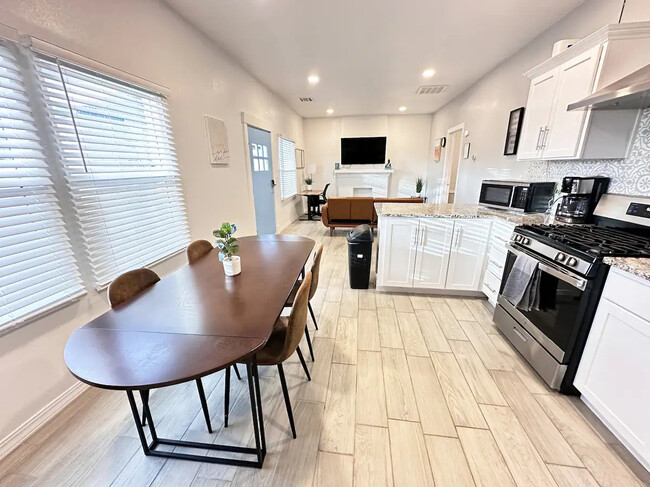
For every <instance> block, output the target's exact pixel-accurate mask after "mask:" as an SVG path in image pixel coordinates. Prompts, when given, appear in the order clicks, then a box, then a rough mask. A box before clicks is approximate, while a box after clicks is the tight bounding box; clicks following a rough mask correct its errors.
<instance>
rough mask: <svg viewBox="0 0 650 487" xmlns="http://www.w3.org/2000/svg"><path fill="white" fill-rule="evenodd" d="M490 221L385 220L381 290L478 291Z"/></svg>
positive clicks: (382, 220) (381, 228)
mask: <svg viewBox="0 0 650 487" xmlns="http://www.w3.org/2000/svg"><path fill="white" fill-rule="evenodd" d="M490 224H491V221H489V220H481V219H451V218H402V217H381V218H380V220H379V265H378V269H377V284H378V285H379V286H381V287H414V288H424V289H453V290H458V291H479V290H480V288H481V283H482V277H483V268H484V262H485V256H486V249H487V242H488V237H489V234H490Z"/></svg>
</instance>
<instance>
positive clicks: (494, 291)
mask: <svg viewBox="0 0 650 487" xmlns="http://www.w3.org/2000/svg"><path fill="white" fill-rule="evenodd" d="M500 287H501V279H500V278H499V277H497V276H495V275H494V274H492V272H490V271H489V270H488V272H486V273H485V276H484V277H483V287H482V289H481V290H482V291H483V293H484V294H485V295H486V296H487V297H488V299H489V300H490V302H492V303H494V302H496V300H497V295H498V294H499V288H500Z"/></svg>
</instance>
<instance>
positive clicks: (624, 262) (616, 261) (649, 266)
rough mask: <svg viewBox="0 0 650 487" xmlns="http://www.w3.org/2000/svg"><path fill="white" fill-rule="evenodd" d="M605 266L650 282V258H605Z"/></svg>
mask: <svg viewBox="0 0 650 487" xmlns="http://www.w3.org/2000/svg"><path fill="white" fill-rule="evenodd" d="M603 261H604V262H605V264H609V265H611V266H612V267H616V268H618V269H621V270H623V271H625V272H629V273H630V274H634V275H635V276H638V277H640V278H642V279H646V280H648V281H650V258H647V257H605V258H604V259H603Z"/></svg>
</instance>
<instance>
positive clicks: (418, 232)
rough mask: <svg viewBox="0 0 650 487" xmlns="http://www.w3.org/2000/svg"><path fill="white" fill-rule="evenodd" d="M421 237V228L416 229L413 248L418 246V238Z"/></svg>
mask: <svg viewBox="0 0 650 487" xmlns="http://www.w3.org/2000/svg"><path fill="white" fill-rule="evenodd" d="M419 236H420V228H419V227H418V228H416V229H415V238H414V239H413V243H412V246H413V247H417V246H418V237H419Z"/></svg>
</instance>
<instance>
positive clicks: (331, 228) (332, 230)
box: [330, 227, 334, 237]
mask: <svg viewBox="0 0 650 487" xmlns="http://www.w3.org/2000/svg"><path fill="white" fill-rule="evenodd" d="M333 236H334V227H330V237H333Z"/></svg>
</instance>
